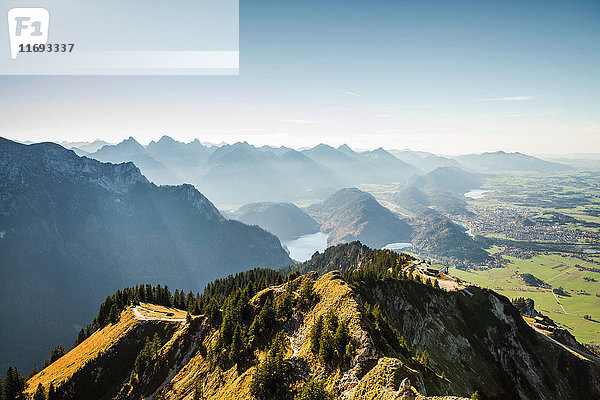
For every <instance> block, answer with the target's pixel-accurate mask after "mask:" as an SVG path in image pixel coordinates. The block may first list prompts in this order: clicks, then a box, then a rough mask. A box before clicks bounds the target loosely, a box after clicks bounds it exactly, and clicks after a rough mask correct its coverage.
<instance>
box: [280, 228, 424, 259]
mask: <svg viewBox="0 0 600 400" xmlns="http://www.w3.org/2000/svg"><path fill="white" fill-rule="evenodd" d="M328 236H329V235H328V234H326V233H323V232H317V233H309V234H306V235H302V236H300V237H298V238H296V239H292V240H286V241H283V242H281V244H282V245H284V246H285V247H287V249H288V250H289V251H290V257H291V258H292V259H293V260H296V261H300V262H302V261H306V260H310V258H311V257H312V255H313V254H315V252H316V251H319V252H321V253H322V252H323V251H324V250H325V249H326V248H327V237H328ZM410 246H412V243H390V244H388V245H386V246H385V247H383V248H384V249H388V250H402V249H405V248H407V247H410Z"/></svg>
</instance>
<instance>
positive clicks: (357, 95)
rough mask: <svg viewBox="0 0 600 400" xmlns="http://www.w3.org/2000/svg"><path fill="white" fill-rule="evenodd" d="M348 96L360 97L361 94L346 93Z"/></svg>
mask: <svg viewBox="0 0 600 400" xmlns="http://www.w3.org/2000/svg"><path fill="white" fill-rule="evenodd" d="M346 94H348V95H350V96H355V97H360V94H358V93H354V92H346Z"/></svg>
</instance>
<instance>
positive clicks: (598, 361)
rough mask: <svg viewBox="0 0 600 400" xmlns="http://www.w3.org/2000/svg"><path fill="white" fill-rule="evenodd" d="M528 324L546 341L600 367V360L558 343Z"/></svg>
mask: <svg viewBox="0 0 600 400" xmlns="http://www.w3.org/2000/svg"><path fill="white" fill-rule="evenodd" d="M527 324H528V325H529V326H530V327H532V328H533V329H534V330H535V331H536V332H537V333H539V334H540V335H542V336H543V337H544V338H545V339H546V340H548V341H550V342H551V343H554V344H555V345H557V346H560V347H562V348H564V349H565V350H567V351H568V352H569V353H571V354H574V355H576V356H577V357H579V358H581V359H583V360H586V361H589V362H592V363H596V364H599V365H600V358H598V357H595V356H592V355H590V354H587V353H582V352H580V351H579V350H577V349H574V348H572V347H570V346H567V345H564V344H562V343H561V342H559V341H557V340H556V339H553V338H551V337H550V336H548V335H546V334H545V333H544V332H542V331H541V330H540V329H538V328H536V327H535V326H534V325H533V324H530V323H529V322H527Z"/></svg>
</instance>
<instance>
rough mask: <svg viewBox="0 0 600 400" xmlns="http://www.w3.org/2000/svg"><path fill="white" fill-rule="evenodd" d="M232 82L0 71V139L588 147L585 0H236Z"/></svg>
mask: <svg viewBox="0 0 600 400" xmlns="http://www.w3.org/2000/svg"><path fill="white" fill-rule="evenodd" d="M239 49H240V74H239V76H188V77H181V76H180V77H158V76H157V77H143V76H128V77H125V76H123V77H102V76H96V77H75V76H74V77H43V76H42V77H8V76H2V77H0V136H3V137H7V138H10V139H15V140H21V141H24V140H31V141H57V142H60V141H64V140H68V141H92V140H94V139H96V138H101V139H104V140H107V141H109V142H119V141H121V140H123V139H124V138H127V137H129V136H133V137H135V138H136V139H137V140H138V141H140V142H141V143H149V142H150V141H151V140H157V139H159V138H160V137H161V136H163V135H169V136H171V137H173V138H175V139H177V140H181V141H191V140H193V139H194V138H198V139H200V140H201V141H204V142H215V143H219V142H222V141H225V142H228V143H233V142H236V141H248V142H249V143H252V144H255V145H263V144H270V145H277V146H279V145H286V146H290V147H295V148H300V147H306V146H314V145H316V144H318V143H321V142H324V143H328V144H331V145H335V146H337V145H340V144H343V143H347V144H349V145H350V146H351V147H353V148H361V149H368V148H376V147H379V146H383V147H384V148H397V149H404V148H411V149H413V150H423V151H431V152H435V153H440V154H459V153H470V152H484V151H495V150H505V151H521V152H524V153H531V154H550V153H553V154H560V153H576V152H586V153H589V152H600V2H599V1H597V0H592V1H553V0H549V1H526V2H524V1H510V0H505V1H496V0H485V1H484V0H478V1H474V0H473V1H464V0H453V1H447V0H443V1H427V0H421V1H416V0H415V1H402V0H397V1H389V0H373V1H365V0H363V1H359V0H344V1H337V0H329V1H312V0H285V1H282V0H278V1H266V0H253V1H249V0H240V37H239Z"/></svg>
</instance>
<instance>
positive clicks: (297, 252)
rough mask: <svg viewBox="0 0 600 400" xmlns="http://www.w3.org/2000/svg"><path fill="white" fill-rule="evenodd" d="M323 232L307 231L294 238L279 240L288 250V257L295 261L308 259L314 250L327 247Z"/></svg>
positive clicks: (325, 236) (321, 250)
mask: <svg viewBox="0 0 600 400" xmlns="http://www.w3.org/2000/svg"><path fill="white" fill-rule="evenodd" d="M328 236H329V235H328V234H326V233H323V232H317V233H309V234H306V235H302V236H300V237H298V238H296V239H292V240H287V241H285V242H281V244H283V245H284V246H285V247H287V248H288V250H289V251H290V257H291V258H292V259H293V260H296V261H300V262H302V261H306V260H310V258H311V257H312V255H313V254H315V251H320V252H323V250H325V249H326V248H327V237H328Z"/></svg>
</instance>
